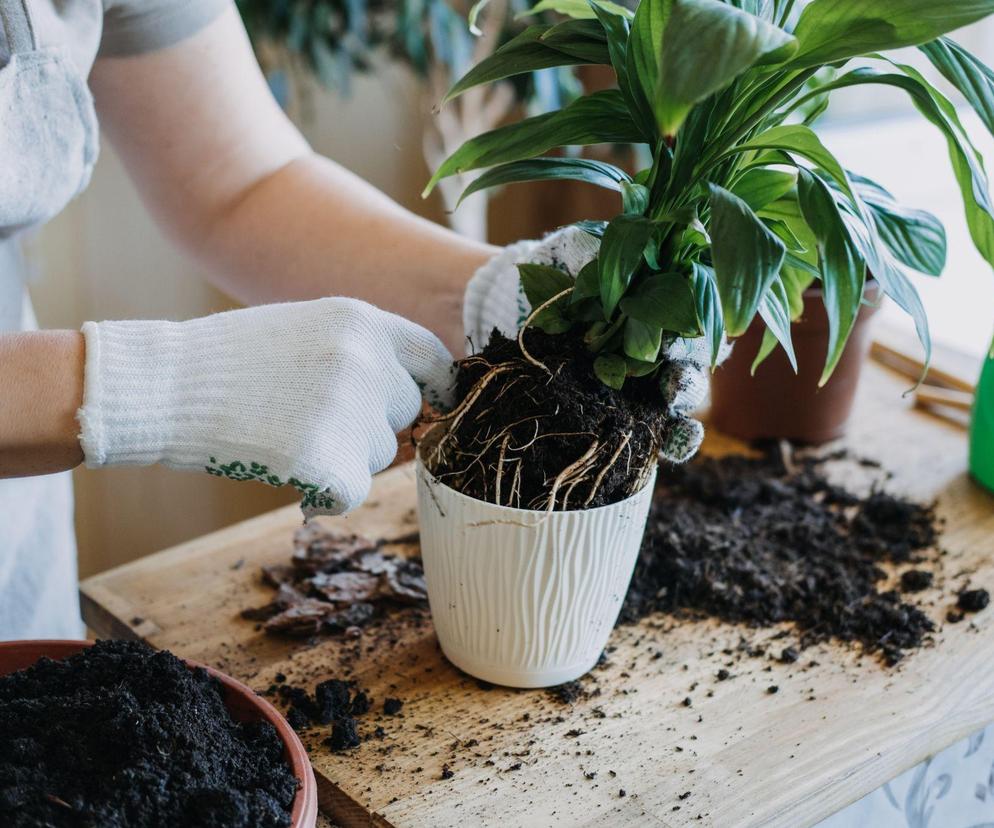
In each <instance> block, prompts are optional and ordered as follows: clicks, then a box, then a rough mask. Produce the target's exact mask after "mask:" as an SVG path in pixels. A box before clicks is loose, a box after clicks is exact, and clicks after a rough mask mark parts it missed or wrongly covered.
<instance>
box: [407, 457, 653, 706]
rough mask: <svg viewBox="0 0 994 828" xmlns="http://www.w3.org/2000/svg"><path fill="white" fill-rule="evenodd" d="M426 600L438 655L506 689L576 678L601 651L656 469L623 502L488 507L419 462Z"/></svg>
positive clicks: (628, 574)
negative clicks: (554, 508) (547, 508)
mask: <svg viewBox="0 0 994 828" xmlns="http://www.w3.org/2000/svg"><path fill="white" fill-rule="evenodd" d="M417 480H418V518H419V521H420V524H421V555H422V557H423V559H424V569H425V578H426V580H427V583H428V600H429V603H430V604H431V614H432V619H433V620H434V623H435V630H436V632H437V633H438V640H439V643H440V644H441V645H442V651H443V652H444V653H445V655H446V657H447V658H448V659H449V661H451V662H452V663H453V664H455V665H456V666H457V667H459V668H460V669H462V670H464V671H466V672H467V673H469V674H470V675H473V676H476V677H477V678H481V679H484V680H485V681H489V682H492V683H494V684H502V685H506V686H509V687H551V686H553V685H556V684H562V683H563V682H565V681H572V680H573V679H575V678H579V677H580V676H582V675H583V674H584V673H586V672H587V671H588V670H590V668H591V667H593V666H594V664H596V663H597V659H598V658H599V657H600V654H601V652H602V651H603V649H604V645H605V644H606V643H607V639H608V636H610V634H611V630H612V629H613V628H614V624H615V621H616V620H617V618H618V612H619V611H620V610H621V603H622V601H623V600H624V597H625V593H626V592H627V590H628V583H629V581H630V580H631V578H632V571H633V570H634V568H635V561H636V558H637V557H638V551H639V547H640V545H641V542H642V534H643V532H644V530H645V522H646V518H647V517H648V514H649V505H650V503H651V502H652V492H653V484H654V482H655V473H653V475H652V478H651V479H650V480H649V481H648V482H647V483H646V485H645V486H644V487H643V488H642V490H641V491H640V492H638V493H637V494H634V495H632V496H631V497H629V498H628V499H626V500H622V501H621V502H620V503H614V504H611V505H610V506H601V507H599V508H596V509H585V510H577V511H572V512H539V511H534V510H531V509H512V508H509V507H507V506H496V505H494V504H493V503H486V502H484V501H482V500H476V499H475V498H471V497H467V496H466V495H463V494H460V493H459V492H457V491H455V490H454V489H451V488H449V487H448V486H446V485H445V484H444V483H441V482H439V481H438V480H437V479H436V478H435V477H434V476H432V474H431V473H430V472H429V471H428V470H427V469H426V468H425V466H424V464H423V463H422V462H421V460H420V458H419V459H418V461H417Z"/></svg>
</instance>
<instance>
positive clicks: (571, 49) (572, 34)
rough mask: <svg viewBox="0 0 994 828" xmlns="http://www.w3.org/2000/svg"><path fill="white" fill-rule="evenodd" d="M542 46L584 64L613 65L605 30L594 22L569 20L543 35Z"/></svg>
mask: <svg viewBox="0 0 994 828" xmlns="http://www.w3.org/2000/svg"><path fill="white" fill-rule="evenodd" d="M542 45H544V46H548V47H550V48H552V49H556V50H558V51H560V52H563V53H564V54H566V55H571V56H572V57H575V58H579V59H580V60H581V61H582V62H584V63H595V64H600V65H601V66H610V65H611V53H610V51H609V50H608V48H607V42H606V40H605V38H604V30H603V28H602V27H601V26H600V25H599V24H598V23H596V22H595V21H593V20H567V21H565V22H564V23H557V24H556V25H555V26H553V27H552V28H550V29H549V30H548V31H547V32H546V33H545V34H543V35H542Z"/></svg>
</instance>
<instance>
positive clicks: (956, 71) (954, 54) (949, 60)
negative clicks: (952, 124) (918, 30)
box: [921, 37, 994, 135]
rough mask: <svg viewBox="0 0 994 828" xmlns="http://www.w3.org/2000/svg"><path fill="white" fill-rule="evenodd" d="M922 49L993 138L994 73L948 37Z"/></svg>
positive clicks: (927, 44)
mask: <svg viewBox="0 0 994 828" xmlns="http://www.w3.org/2000/svg"><path fill="white" fill-rule="evenodd" d="M921 50H922V51H923V52H924V53H925V55H926V57H928V59H929V60H930V61H932V65H933V66H934V67H935V68H936V69H938V70H939V71H940V72H941V73H942V76H943V77H944V78H945V79H946V80H947V81H949V82H950V83H951V84H952V85H953V86H955V87H956V89H958V90H959V93H960V94H961V95H962V96H963V97H964V98H966V100H967V103H969V104H970V106H972V107H973V109H974V111H975V112H976V113H977V114H978V115H979V116H980V120H981V121H983V122H984V126H985V127H987V131H988V132H990V133H991V134H992V135H994V72H992V71H991V70H990V69H989V68H988V67H987V66H985V65H984V64H983V63H981V62H980V61H979V60H978V59H977V58H975V57H974V56H973V55H971V54H970V53H969V52H968V51H967V50H966V49H964V48H963V47H962V46H960V45H959V44H958V43H955V42H954V41H952V40H950V39H949V38H948V37H940V38H939V39H938V40H933V41H932V42H931V43H926V44H925V45H924V46H922V47H921Z"/></svg>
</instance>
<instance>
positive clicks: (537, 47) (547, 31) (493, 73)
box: [442, 26, 610, 104]
mask: <svg viewBox="0 0 994 828" xmlns="http://www.w3.org/2000/svg"><path fill="white" fill-rule="evenodd" d="M557 29H558V30H559V33H560V35H562V34H563V30H562V29H561V28H560V27H559V26H529V27H528V28H527V29H525V30H524V31H523V32H522V33H521V34H519V35H518V36H517V37H514V38H512V39H511V40H509V41H508V42H507V43H505V44H504V45H503V46H501V47H500V48H499V49H496V50H495V51H494V52H493V54H491V55H488V56H487V57H485V58H484V59H483V60H481V61H480V62H479V63H477V64H476V65H475V66H474V67H473V68H472V69H470V70H469V71H468V72H467V73H466V74H465V75H463V77H462V78H460V80H459V81H458V82H457V83H456V84H455V85H454V86H453V87H452V88H451V89H450V90H449V91H448V92H447V93H446V95H445V97H444V98H443V99H442V103H443V104H444V103H446V102H448V101H451V100H452V99H453V98H456V97H458V96H459V95H461V94H462V93H463V92H465V91H466V90H467V89H472V88H473V87H474V86H480V85H482V84H485V83H493V82H494V81H498V80H503V79H504V78H510V77H513V76H514V75H522V74H525V73H528V72H535V71H538V70H539V69H550V68H552V67H554V66H574V65H577V64H582V63H608V62H609V61H610V57H609V56H608V51H607V44H606V43H605V41H604V36H603V32H601V31H600V29H599V28H598V27H594V29H592V30H588V31H586V32H583V33H581V32H574V33H572V34H571V35H570V36H569V37H568V42H570V43H571V44H572V45H573V47H574V48H573V49H572V50H567V51H564V50H561V49H558V48H555V46H554V45H553V44H554V42H555V41H554V40H553V42H547V41H546V40H543V36H550V35H552V33H553V32H555V31H556V30H557Z"/></svg>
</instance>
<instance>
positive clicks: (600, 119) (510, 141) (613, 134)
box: [422, 89, 641, 197]
mask: <svg viewBox="0 0 994 828" xmlns="http://www.w3.org/2000/svg"><path fill="white" fill-rule="evenodd" d="M640 140H641V133H640V132H639V130H638V128H637V127H636V126H635V124H634V123H633V122H632V119H631V116H630V114H629V111H628V107H627V106H626V104H625V101H624V98H623V97H622V96H621V93H620V92H619V91H618V90H617V89H605V90H603V91H601V92H594V93H593V94H591V95H586V96H585V97H582V98H578V99H577V100H575V101H573V102H572V103H570V104H568V105H567V106H565V107H563V108H562V109H560V110H557V111H555V112H549V113H546V114H545V115H536V116H535V117H532V118H526V119H525V120H523V121H519V122H518V123H516V124H508V125H507V126H503V127H498V128H497V129H493V130H491V131H489V132H485V133H483V134H482V135H478V136H476V137H475V138H470V139H469V140H468V141H466V142H465V143H464V144H463V145H462V146H461V147H459V149H457V150H456V151H455V152H454V153H452V155H450V156H449V157H448V158H447V159H445V161H443V162H442V164H441V166H439V168H438V169H437V170H436V171H435V174H434V175H433V176H432V178H431V181H429V182H428V186H427V187H425V189H424V192H423V193H422V197H427V196H428V194H429V193H431V191H432V190H433V189H434V188H435V185H436V184H437V183H438V182H439V181H441V180H442V179H443V178H446V177H448V176H450V175H456V174H458V173H462V172H466V171H468V170H476V169H480V168H481V167H492V166H495V165H497V164H504V163H509V162H511V161H522V160H524V159H526V158H534V157H536V156H538V155H542V154H543V153H545V152H548V151H549V150H551V149H554V148H555V147H561V146H577V145H587V144H630V143H638V142H639V141H640Z"/></svg>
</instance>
